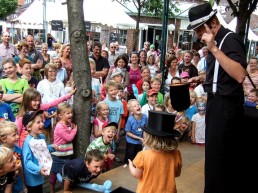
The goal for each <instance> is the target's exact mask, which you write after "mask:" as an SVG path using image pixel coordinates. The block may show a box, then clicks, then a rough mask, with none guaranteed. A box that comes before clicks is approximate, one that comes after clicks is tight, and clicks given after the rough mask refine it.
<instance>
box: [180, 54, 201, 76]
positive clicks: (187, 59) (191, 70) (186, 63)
mask: <svg viewBox="0 0 258 193" xmlns="http://www.w3.org/2000/svg"><path fill="white" fill-rule="evenodd" d="M192 59H193V53H192V52H191V51H189V50H188V51H186V52H185V54H184V57H183V63H182V64H180V65H179V66H178V71H179V74H181V73H182V72H188V74H189V77H190V78H191V77H194V76H198V70H197V68H196V67H195V66H194V65H193V64H192Z"/></svg>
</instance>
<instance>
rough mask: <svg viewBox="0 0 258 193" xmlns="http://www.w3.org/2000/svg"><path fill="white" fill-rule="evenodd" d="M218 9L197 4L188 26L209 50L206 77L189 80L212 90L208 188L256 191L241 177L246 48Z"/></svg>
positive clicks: (212, 191)
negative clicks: (219, 17) (224, 20)
mask: <svg viewBox="0 0 258 193" xmlns="http://www.w3.org/2000/svg"><path fill="white" fill-rule="evenodd" d="M216 13H217V10H213V9H212V7H211V5H210V4H209V3H204V4H201V5H197V6H195V7H193V8H191V9H190V10H189V21H190V25H189V26H188V27H187V29H188V30H194V31H195V33H196V36H197V38H198V39H200V40H201V41H202V42H203V43H205V44H206V45H207V48H208V50H209V52H208V56H207V66H206V77H205V75H200V76H196V77H193V78H191V79H189V81H188V82H195V83H196V82H198V83H201V82H203V81H204V84H203V87H204V90H205V92H207V93H208V101H207V111H206V112H207V113H206V134H205V140H206V141H205V188H204V192H205V193H226V192H227V193H228V192H253V190H252V191H247V188H249V187H248V186H246V187H244V184H245V183H244V181H245V179H243V177H242V178H241V177H240V176H243V173H242V172H243V169H242V168H243V167H241V165H243V164H244V163H246V160H244V159H246V156H245V157H244V156H241V155H240V154H239V152H240V148H241V147H239V140H240V138H242V136H240V133H241V129H242V128H243V127H242V126H243V124H242V117H243V96H244V95H243V94H244V93H243V88H242V84H241V83H242V82H243V80H244V78H245V76H246V71H245V68H246V66H247V64H246V50H245V46H244V44H243V42H242V40H241V39H240V38H239V36H238V35H237V34H235V33H232V32H231V31H230V30H228V29H226V28H224V27H223V26H222V25H221V24H220V22H219V20H218V18H217V16H216ZM228 32H231V33H229V34H228ZM223 38H224V40H223ZM216 60H217V61H218V71H217V72H216V68H215V63H216ZM237 146H238V147H237ZM240 146H241V145H240ZM242 157H244V158H243V159H242ZM247 164H248V163H247ZM244 165H246V164H244ZM245 169H246V168H245ZM245 177H247V176H246V175H245ZM245 177H244V178H245ZM242 188H243V190H242ZM256 192H257V191H256Z"/></svg>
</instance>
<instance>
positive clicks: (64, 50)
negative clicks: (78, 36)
mask: <svg viewBox="0 0 258 193" xmlns="http://www.w3.org/2000/svg"><path fill="white" fill-rule="evenodd" d="M70 51H71V50H70V44H64V45H62V47H61V49H60V52H59V58H60V60H61V63H62V67H63V68H65V70H66V72H67V80H69V79H70V76H71V73H72V66H73V65H72V59H71V56H70Z"/></svg>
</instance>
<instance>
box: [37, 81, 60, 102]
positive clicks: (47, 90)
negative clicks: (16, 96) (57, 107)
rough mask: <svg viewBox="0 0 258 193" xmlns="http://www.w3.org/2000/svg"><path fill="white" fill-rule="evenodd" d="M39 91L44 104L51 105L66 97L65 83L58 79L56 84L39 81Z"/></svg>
mask: <svg viewBox="0 0 258 193" xmlns="http://www.w3.org/2000/svg"><path fill="white" fill-rule="evenodd" d="M37 90H38V91H39V93H40V94H41V102H42V104H46V103H50V102H52V101H54V100H56V99H58V98H59V97H61V96H64V95H65V91H64V83H62V82H61V81H60V80H59V79H56V80H55V81H54V82H49V81H48V80H47V79H43V80H41V81H39V83H38V86H37Z"/></svg>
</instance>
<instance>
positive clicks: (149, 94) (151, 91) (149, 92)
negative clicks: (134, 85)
mask: <svg viewBox="0 0 258 193" xmlns="http://www.w3.org/2000/svg"><path fill="white" fill-rule="evenodd" d="M154 94H158V92H157V91H156V90H154V89H150V90H148V92H147V95H148V96H151V95H154Z"/></svg>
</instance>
